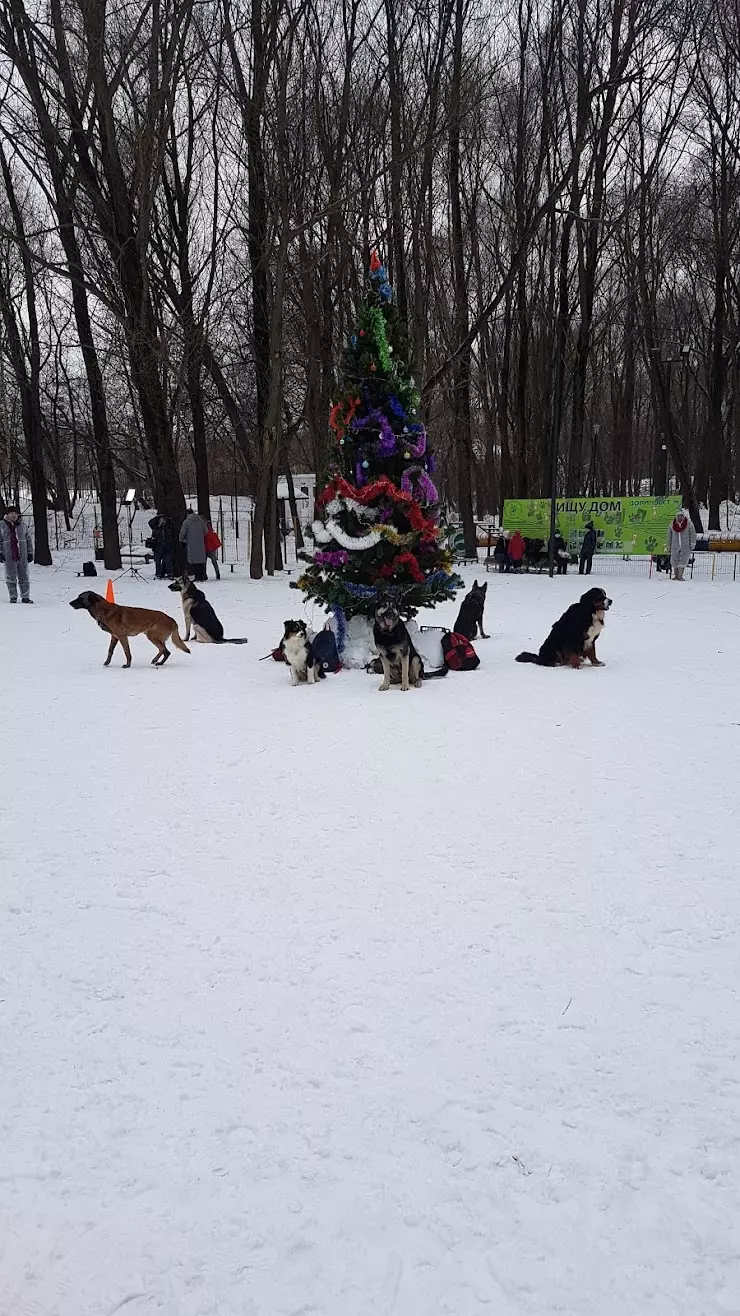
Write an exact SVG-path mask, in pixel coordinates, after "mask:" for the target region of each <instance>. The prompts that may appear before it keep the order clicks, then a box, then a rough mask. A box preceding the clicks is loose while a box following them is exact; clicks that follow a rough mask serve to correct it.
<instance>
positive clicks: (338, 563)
mask: <svg viewBox="0 0 740 1316" xmlns="http://www.w3.org/2000/svg"><path fill="white" fill-rule="evenodd" d="M313 560H314V562H317V563H318V564H319V566H321V567H345V566H346V565H347V563H348V562H349V553H348V552H347V550H346V548H338V549H329V550H327V549H323V548H321V549H319V550H318V552H316V553H314V555H313Z"/></svg>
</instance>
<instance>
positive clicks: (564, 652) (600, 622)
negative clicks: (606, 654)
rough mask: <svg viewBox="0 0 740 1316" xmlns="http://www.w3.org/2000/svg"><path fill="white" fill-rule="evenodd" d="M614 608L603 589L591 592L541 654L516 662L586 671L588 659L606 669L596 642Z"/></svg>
mask: <svg viewBox="0 0 740 1316" xmlns="http://www.w3.org/2000/svg"><path fill="white" fill-rule="evenodd" d="M611 606H612V601H611V599H608V598H607V597H606V593H605V591H604V590H603V589H589V590H587V591H586V593H585V594H582V595H581V597H580V599H579V601H578V603H573V604H572V605H571V606H570V607H569V608H568V611H567V612H564V613H563V615H562V617H561V618H560V619H559V620H558V621H556V622H555V625H554V626H553V628H552V630H551V631H550V634H549V635H548V637H547V639H546V640H545V642H544V644H543V645H542V648H541V649H540V651H539V653H520V654H518V655H517V659H516V661H517V662H518V663H536V664H537V666H538V667H582V666H583V663H584V661H585V660H586V658H588V661H589V662H590V663H591V665H592V667H603V666H604V664H603V663H600V662H599V660H598V658H597V657H596V641H597V639H598V637H599V636H600V635H601V632H602V631H603V629H604V618H605V615H606V613H607V612H608V610H609V608H610V607H611Z"/></svg>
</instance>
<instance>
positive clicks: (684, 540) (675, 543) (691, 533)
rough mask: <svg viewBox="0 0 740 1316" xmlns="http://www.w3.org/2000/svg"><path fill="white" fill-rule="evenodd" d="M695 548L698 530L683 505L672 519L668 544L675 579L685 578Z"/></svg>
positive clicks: (667, 548)
mask: <svg viewBox="0 0 740 1316" xmlns="http://www.w3.org/2000/svg"><path fill="white" fill-rule="evenodd" d="M695 548H696V531H695V529H694V526H693V524H692V521H691V517H690V516H689V515H688V513H687V512H686V511H685V509H684V508H683V507H682V508H681V511H680V512H679V513H678V515H677V516H676V517H674V519H673V521H671V524H670V526H669V528H668V542H667V544H666V550H667V552H668V553H669V554H670V558H671V571H672V573H673V579H674V580H683V573H684V571H685V570H686V567H687V566H688V561H689V558H690V557H691V554H692V553H693V551H694V549H695Z"/></svg>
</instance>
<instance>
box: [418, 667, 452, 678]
mask: <svg viewBox="0 0 740 1316" xmlns="http://www.w3.org/2000/svg"><path fill="white" fill-rule="evenodd" d="M449 670H450V669H449V667H448V666H447V663H445V664H444V665H443V666H442V667H438V668H437V670H436V671H434V672H427V671H426V670H425V671H424V680H425V681H436V680H437V678H438V677H440V676H446V675H447V673H448V672H449Z"/></svg>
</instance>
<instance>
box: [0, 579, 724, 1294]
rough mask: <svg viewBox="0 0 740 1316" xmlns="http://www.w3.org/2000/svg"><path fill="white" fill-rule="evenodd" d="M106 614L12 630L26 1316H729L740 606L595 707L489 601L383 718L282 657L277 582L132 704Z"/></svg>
mask: <svg viewBox="0 0 740 1316" xmlns="http://www.w3.org/2000/svg"><path fill="white" fill-rule="evenodd" d="M468 574H469V575H472V573H468ZM593 580H594V582H597V581H598V580H599V577H598V575H596V574H595V575H594V577H593ZM86 583H87V582H82V581H77V580H76V579H75V578H74V575H73V572H72V571H71V569H67V570H60V571H58V572H56V573H55V574H52V573H50V572H49V573H42V572H41V571H38V570H37V571H35V575H34V589H35V597H36V600H37V603H36V607H35V608H34V609H30V608H29V609H25V608H21V607H18V608H15V609H11V608H9V607H8V606H7V604H6V602H5V599H4V596H3V598H2V599H0V682H1V684H2V689H3V692H4V697H5V704H6V716H5V719H4V733H5V734H4V742H5V743H4V751H5V752H4V755H3V775H4V781H3V789H2V797H1V798H2V816H3V826H2V843H3V863H2V883H1V885H0V946H1V947H2V953H1V956H0V1047H1V1052H0V1054H1V1062H0V1148H1V1149H2V1151H1V1155H0V1313H2V1316H113V1313H117V1312H119V1311H123V1312H125V1316H153V1314H154V1313H161V1314H164V1316H390V1314H391V1313H393V1314H394V1316H473V1313H477V1312H490V1313H492V1314H495V1316H551V1313H552V1314H554V1313H564V1314H566V1316H595V1314H598V1316H638V1314H639V1316H737V1314H738V1313H740V1242H739V1241H738V1240H739V1238H740V1188H739V1183H740V1126H739V1125H738V1112H739V1111H740V1008H739V1003H738V985H739V984H740V968H739V965H740V883H739V882H738V877H739V871H738V870H739V868H740V864H739V862H738V855H739V851H740V847H739V846H738V839H739V829H738V783H739V782H740V682H739V681H738V656H739V654H740V585H735V586H733V585H732V584H728V585H715V586H711V585H709V584H698V583H694V584H691V583H688V582H687V583H686V584H684V585H683V586H680V585H673V584H670V583H669V582H667V581H666V580H665V578H664V577H661V578H660V579H659V580H652V581H648V580H644V579H639V580H635V579H627V578H620V577H616V576H609V577H608V579H607V581H606V583H607V584H608V588H609V592H610V594H611V595H612V597H613V599H614V607H613V609H612V612H611V613H610V616H609V619H608V626H607V630H606V632H605V635H604V637H603V638H602V641H601V647H600V656H601V657H602V658H603V659H604V660H605V661H606V663H607V666H606V667H605V668H604V669H603V670H598V671H596V670H583V671H581V672H572V671H541V670H539V669H536V668H532V667H523V666H517V665H516V664H515V663H514V662H513V661H512V658H513V655H514V654H515V653H516V652H518V650H519V649H520V648H525V647H526V648H532V647H534V648H536V647H537V646H538V645H539V643H540V642H541V640H542V639H543V638H544V636H545V634H546V632H547V630H548V628H549V625H550V623H551V622H552V621H553V620H554V618H555V617H556V616H557V615H558V614H559V613H560V612H561V611H562V610H563V608H564V607H565V606H566V604H567V603H569V602H571V601H572V600H573V599H575V598H577V597H578V594H579V593H580V584H581V582H579V581H578V579H577V578H575V579H574V578H573V576H569V577H568V578H566V579H565V580H562V579H560V580H556V581H555V582H550V581H548V580H547V579H535V578H525V579H521V580H517V579H512V578H509V577H498V576H496V577H491V578H490V586H489V590H488V604H487V609H486V621H487V629H488V630H489V631H490V633H491V636H492V638H491V639H490V640H488V641H481V642H479V644H478V651H479V653H480V655H481V658H482V665H481V668H480V669H479V671H478V672H476V673H469V674H468V673H465V674H460V675H455V674H452V675H450V676H449V677H448V678H447V680H446V681H440V682H435V683H433V684H431V685H429V686H427V687H426V688H425V689H423V690H422V691H418V692H417V691H412V692H411V693H410V694H409V695H408V696H402V695H401V694H400V692H398V691H394V692H391V693H389V694H388V695H386V696H384V697H383V698H382V699H381V697H380V696H379V695H378V693H377V691H376V688H375V687H376V685H377V680H373V679H372V678H370V677H368V676H365V675H364V674H363V673H358V672H343V673H341V674H340V675H339V676H337V677H333V678H330V679H328V680H326V681H325V682H323V683H322V684H321V685H320V686H318V687H316V688H315V689H311V688H308V687H300V688H298V689H292V688H291V687H290V685H289V680H288V676H287V672H286V671H285V669H284V668H281V667H279V666H278V665H277V664H274V663H272V662H264V663H258V662H257V661H256V660H257V658H258V657H260V656H261V655H262V654H263V653H266V652H267V651H268V649H269V648H271V647H272V646H273V644H275V643H276V642H277V640H278V638H279V636H280V634H281V632H282V621H283V619H284V618H285V617H288V616H291V615H294V616H300V615H302V600H301V599H300V596H298V595H296V594H295V593H294V592H289V591H288V588H287V585H286V584H285V582H282V581H279V582H262V583H259V584H256V585H255V584H251V583H250V582H249V581H247V580H245V579H243V578H242V579H239V578H237V577H231V578H225V579H224V580H223V582H222V583H221V584H220V585H215V584H212V585H210V586H209V587H208V591H209V596H210V597H211V599H212V601H213V602H214V604H215V606H216V608H217V610H218V611H219V613H220V614H221V616H222V618H223V620H224V622H225V625H226V629H227V634H246V635H248V636H249V641H250V642H249V645H248V646H247V647H246V648H236V647H235V648H228V647H227V648H214V647H211V646H209V647H205V646H199V645H196V646H194V649H193V653H192V656H191V657H190V658H187V657H186V656H185V655H183V654H179V653H174V654H173V656H172V658H171V660H170V662H169V663H168V665H167V667H166V668H165V669H164V670H163V671H161V672H160V671H155V670H154V669H152V668H151V667H150V666H149V665H148V664H149V655H150V649H149V646H148V645H147V643H146V641H143V640H135V641H134V642H133V655H134V666H133V667H132V669H131V670H130V671H122V670H120V668H119V667H118V666H116V667H111V668H110V669H109V670H104V669H103V667H102V661H103V658H104V657H105V649H106V642H105V637H104V636H103V635H102V634H101V632H100V631H98V630H97V628H96V627H95V626H94V624H93V623H92V621H91V620H90V618H89V617H87V616H86V615H84V614H79V613H74V612H72V611H71V610H70V609H69V608H68V607H67V601H68V600H69V598H70V597H74V595H75V594H76V593H77V592H78V590H79V588H81V587H82V585H83V584H86ZM103 583H104V582H103ZM117 597H118V599H119V601H120V602H132V603H133V602H136V603H142V604H143V603H145V602H146V603H148V604H150V605H152V604H155V603H156V605H157V606H161V607H164V608H165V609H166V610H167V611H170V612H172V613H173V614H175V615H179V613H178V609H179V602H178V600H177V599H176V598H175V596H174V595H171V594H168V593H167V591H166V589H165V588H164V587H163V586H161V585H154V584H152V585H150V586H148V587H147V586H144V585H140V584H138V583H135V582H132V583H130V584H129V583H127V582H126V581H123V580H122V581H121V582H120V583H119V586H118V590H117ZM455 612H456V609H455V608H454V605H451V606H450V607H449V608H448V609H446V610H444V611H443V610H440V613H439V614H435V615H434V616H433V617H430V618H428V620H430V621H436V620H437V619H438V617H439V616H440V615H441V618H442V620H446V621H449V622H451V621H452V620H453V619H454V616H455ZM115 661H116V662H118V656H117V657H116V660H115Z"/></svg>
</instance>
